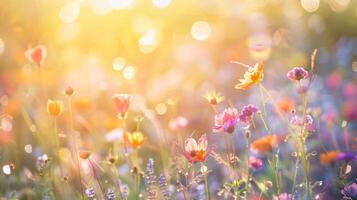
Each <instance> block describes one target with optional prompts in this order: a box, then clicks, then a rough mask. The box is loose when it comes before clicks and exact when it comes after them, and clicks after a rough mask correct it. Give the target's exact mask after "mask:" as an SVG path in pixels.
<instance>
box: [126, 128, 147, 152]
mask: <svg viewBox="0 0 357 200" xmlns="http://www.w3.org/2000/svg"><path fill="white" fill-rule="evenodd" d="M124 139H125V141H126V142H127V143H129V144H130V145H131V146H132V147H133V148H139V147H140V146H141V145H142V144H143V143H144V140H145V138H144V135H143V133H142V132H140V131H134V132H133V133H130V132H126V133H125V135H124Z"/></svg>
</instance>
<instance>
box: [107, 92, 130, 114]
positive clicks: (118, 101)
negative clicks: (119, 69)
mask: <svg viewBox="0 0 357 200" xmlns="http://www.w3.org/2000/svg"><path fill="white" fill-rule="evenodd" d="M112 98H113V101H114V103H115V106H116V108H117V110H118V112H119V118H121V119H124V118H125V117H126V114H127V112H128V110H129V105H130V99H131V96H130V95H128V94H114V95H113V97H112Z"/></svg>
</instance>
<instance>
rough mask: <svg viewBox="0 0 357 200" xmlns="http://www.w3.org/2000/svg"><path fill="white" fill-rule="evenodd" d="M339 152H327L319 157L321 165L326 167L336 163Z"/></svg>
mask: <svg viewBox="0 0 357 200" xmlns="http://www.w3.org/2000/svg"><path fill="white" fill-rule="evenodd" d="M339 154H340V152H339V151H329V152H326V153H323V154H321V155H320V163H321V165H328V164H331V163H333V162H335V161H336V159H337V157H338V155H339Z"/></svg>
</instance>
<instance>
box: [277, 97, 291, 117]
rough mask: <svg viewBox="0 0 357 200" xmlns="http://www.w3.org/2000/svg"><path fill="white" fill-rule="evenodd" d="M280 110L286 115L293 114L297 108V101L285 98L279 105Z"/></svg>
mask: <svg viewBox="0 0 357 200" xmlns="http://www.w3.org/2000/svg"><path fill="white" fill-rule="evenodd" d="M278 108H279V110H280V111H282V112H285V113H288V112H291V111H292V110H293V109H294V108H295V101H294V99H292V98H289V97H286V98H283V99H282V100H280V102H279V103H278Z"/></svg>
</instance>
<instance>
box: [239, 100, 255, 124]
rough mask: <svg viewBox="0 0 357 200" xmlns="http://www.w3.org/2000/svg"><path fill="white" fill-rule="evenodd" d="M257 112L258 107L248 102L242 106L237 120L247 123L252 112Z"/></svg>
mask: <svg viewBox="0 0 357 200" xmlns="http://www.w3.org/2000/svg"><path fill="white" fill-rule="evenodd" d="M256 112H258V108H257V107H255V106H254V105H252V104H248V105H246V106H244V107H243V109H242V111H241V112H240V115H239V117H238V118H239V121H240V122H243V123H249V122H250V120H251V119H252V117H253V115H254V113H256Z"/></svg>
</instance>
